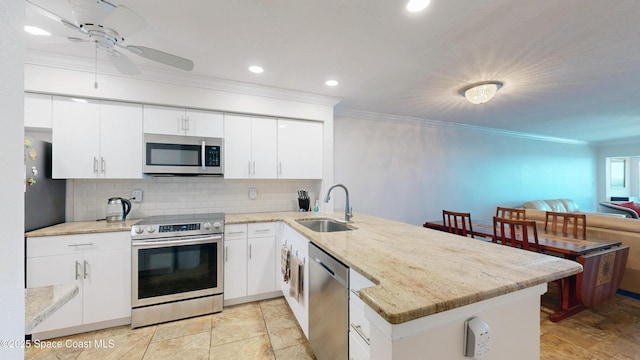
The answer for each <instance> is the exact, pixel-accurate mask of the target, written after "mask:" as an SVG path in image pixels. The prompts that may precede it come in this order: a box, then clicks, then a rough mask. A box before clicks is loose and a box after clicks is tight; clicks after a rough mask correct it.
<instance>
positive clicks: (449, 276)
mask: <svg viewBox="0 0 640 360" xmlns="http://www.w3.org/2000/svg"><path fill="white" fill-rule="evenodd" d="M331 215H332V216H327V215H326V214H320V215H315V217H316V218H322V217H328V218H340V217H341V214H339V213H338V212H336V213H335V214H331ZM312 217H314V215H310V214H309V213H287V212H283V213H256V214H227V217H226V223H228V224H233V223H251V222H265V221H266V222H272V221H284V222H285V224H287V225H288V226H290V227H291V228H293V229H294V230H295V231H297V232H299V233H300V234H302V235H304V236H305V237H306V238H307V239H309V240H310V241H311V242H312V243H314V244H316V245H318V246H319V247H321V248H322V249H324V250H325V251H326V252H327V253H329V254H331V255H332V256H334V257H335V258H336V259H338V260H340V261H341V262H343V263H344V264H345V265H347V266H348V267H350V268H351V269H352V270H355V271H357V272H358V273H359V274H361V275H363V276H364V277H366V278H367V279H369V280H371V281H372V282H373V283H375V284H376V285H375V286H372V287H368V288H364V289H361V290H360V297H361V299H362V300H363V302H364V303H365V304H366V307H365V315H366V317H367V319H368V320H369V321H370V322H371V335H370V354H371V359H413V358H416V356H418V354H419V356H420V358H433V359H444V358H446V359H465V358H466V357H465V356H464V354H463V341H464V322H465V321H466V320H468V319H470V318H472V317H481V318H482V319H483V320H484V321H485V322H486V323H487V324H489V326H490V328H491V344H490V348H491V350H490V352H491V359H513V358H516V357H517V358H520V359H538V358H539V353H540V350H539V344H540V342H539V341H540V331H539V329H540V327H539V326H540V325H539V322H540V312H539V310H540V295H541V294H543V293H544V292H546V289H547V285H546V284H547V283H548V282H550V281H553V280H555V279H560V278H564V277H567V276H570V275H573V274H576V273H579V272H580V271H581V270H582V267H581V266H580V265H579V264H578V263H576V262H572V261H567V260H564V259H560V258H557V257H552V256H547V255H543V254H538V253H533V252H528V251H522V250H519V249H514V248H510V247H506V246H498V245H496V244H493V243H488V242H484V241H479V240H475V239H471V238H464V237H460V236H456V235H451V234H448V233H443V232H439V231H435V230H430V229H425V228H423V227H420V226H415V225H409V224H404V223H400V222H396V221H391V220H386V219H381V218H377V217H373V216H367V215H362V214H355V216H354V217H353V219H352V220H353V223H352V225H353V226H355V227H356V228H357V229H356V230H352V231H342V232H334V233H319V232H315V231H312V230H310V229H308V228H306V227H304V226H302V225H300V224H299V223H297V222H296V221H295V220H296V219H304V218H312Z"/></svg>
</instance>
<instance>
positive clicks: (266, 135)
mask: <svg viewBox="0 0 640 360" xmlns="http://www.w3.org/2000/svg"><path fill="white" fill-rule="evenodd" d="M277 136H278V128H277V120H276V119H272V118H264V117H254V116H246V115H232V114H225V115H224V146H225V148H224V167H225V169H224V177H225V178H227V179H275V178H277V176H278V175H277V164H278V162H277V159H278V141H277Z"/></svg>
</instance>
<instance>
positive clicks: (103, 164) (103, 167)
mask: <svg viewBox="0 0 640 360" xmlns="http://www.w3.org/2000/svg"><path fill="white" fill-rule="evenodd" d="M105 165H106V162H105V161H104V157H102V156H100V172H101V173H103V174H104V171H105Z"/></svg>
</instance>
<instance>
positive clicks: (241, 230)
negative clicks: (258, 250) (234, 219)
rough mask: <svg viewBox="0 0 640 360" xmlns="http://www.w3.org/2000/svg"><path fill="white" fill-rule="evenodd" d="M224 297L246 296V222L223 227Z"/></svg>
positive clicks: (229, 298) (228, 298) (227, 298)
mask: <svg viewBox="0 0 640 360" xmlns="http://www.w3.org/2000/svg"><path fill="white" fill-rule="evenodd" d="M224 232H225V238H224V299H225V300H231V299H237V298H241V297H244V296H247V224H237V225H236V224H232V225H227V226H225V229H224Z"/></svg>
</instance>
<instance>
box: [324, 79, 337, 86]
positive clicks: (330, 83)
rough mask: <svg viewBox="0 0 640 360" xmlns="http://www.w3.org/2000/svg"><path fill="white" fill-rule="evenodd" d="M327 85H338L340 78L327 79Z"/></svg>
mask: <svg viewBox="0 0 640 360" xmlns="http://www.w3.org/2000/svg"><path fill="white" fill-rule="evenodd" d="M325 85H327V86H338V80H327V81H325Z"/></svg>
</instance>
